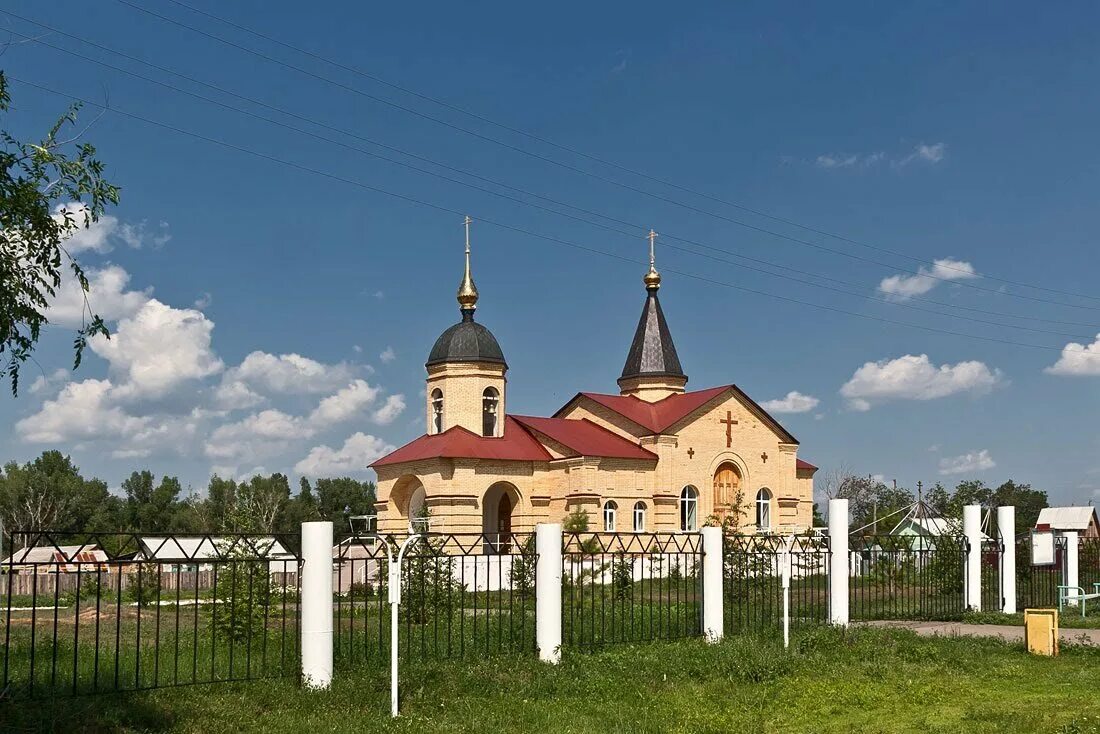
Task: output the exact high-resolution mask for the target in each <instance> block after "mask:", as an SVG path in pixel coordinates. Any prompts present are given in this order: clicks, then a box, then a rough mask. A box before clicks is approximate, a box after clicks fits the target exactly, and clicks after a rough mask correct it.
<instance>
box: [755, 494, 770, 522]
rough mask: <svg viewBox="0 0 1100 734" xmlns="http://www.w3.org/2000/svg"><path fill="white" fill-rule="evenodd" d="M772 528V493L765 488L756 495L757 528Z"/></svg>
mask: <svg viewBox="0 0 1100 734" xmlns="http://www.w3.org/2000/svg"><path fill="white" fill-rule="evenodd" d="M771 526H772V493H771V491H770V490H769V489H768V488H767V487H765V488H764V489H761V490H760V491H759V492H757V493H756V527H757V529H758V530H770V529H771Z"/></svg>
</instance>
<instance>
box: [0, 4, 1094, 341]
mask: <svg viewBox="0 0 1100 734" xmlns="http://www.w3.org/2000/svg"><path fill="white" fill-rule="evenodd" d="M0 12H4V13H6V14H8V15H11V16H13V17H16V18H18V19H20V20H24V21H28V22H31V23H34V24H36V25H39V26H41V27H43V28H46V29H48V30H51V31H53V32H56V33H59V34H61V35H65V36H68V37H70V38H75V39H76V40H78V41H81V42H83V43H87V44H88V45H92V46H95V47H97V48H101V49H103V50H105V51H108V52H110V53H114V54H116V55H119V56H123V57H124V58H127V59H130V60H133V61H137V62H139V63H142V64H144V65H146V66H150V67H152V68H155V69H158V70H160V71H163V72H165V73H168V74H172V75H174V76H179V77H181V78H184V79H187V80H188V81H191V82H193V83H196V84H200V85H203V86H206V87H209V88H211V89H215V90H217V91H219V92H221V93H223V94H227V95H230V96H234V97H237V98H239V99H244V100H246V101H248V102H251V103H253V104H257V105H261V106H263V107H267V108H269V109H273V110H275V111H277V112H280V113H282V114H286V115H289V116H292V117H295V118H297V119H301V120H304V121H305V122H307V123H310V124H315V125H318V126H320V127H325V128H328V129H331V130H334V131H336V132H339V133H341V134H345V135H348V136H350V137H356V138H360V139H363V140H366V141H367V142H369V143H371V144H374V145H379V146H380V147H384V148H389V149H393V150H397V151H398V152H401V153H402V154H405V155H410V156H412V157H415V158H418V159H421V160H426V161H428V162H429V163H432V164H433V165H438V166H441V167H444V168H447V169H449V170H453V171H456V172H458V173H460V174H463V175H469V176H473V177H475V178H479V179H482V180H486V181H489V182H491V183H494V184H496V185H499V186H503V187H506V188H509V189H512V190H515V191H518V192H520V193H523V194H525V195H528V196H533V197H536V198H539V199H543V200H545V201H549V202H551V203H554V204H557V205H559V206H566V207H569V208H573V209H576V210H578V211H582V212H585V213H587V214H590V215H592V216H596V217H601V218H604V219H608V220H609V221H613V222H617V223H619V224H623V225H626V226H630V227H634V228H636V229H639V230H643V231H644V228H643V227H642V225H640V224H636V223H631V222H626V221H623V220H619V219H615V218H614V217H608V216H606V215H603V214H600V213H598V212H593V211H591V210H588V209H582V208H579V207H574V206H573V205H571V204H566V203H563V202H559V201H556V200H554V199H549V198H548V197H543V196H541V195H539V194H534V193H532V192H529V191H525V190H523V189H517V188H516V187H513V186H510V185H508V184H504V183H502V182H499V181H494V180H493V179H487V178H485V177H481V176H477V175H476V174H471V173H469V172H467V171H464V170H462V169H458V168H454V167H451V166H447V165H446V164H442V163H438V162H436V161H432V160H431V159H428V158H424V157H422V156H418V155H416V154H411V153H406V152H405V151H401V150H400V149H395V148H392V147H391V146H386V145H385V144H381V143H377V142H375V141H372V140H370V139H368V138H362V136H359V135H356V134H355V133H353V132H350V131H346V130H341V129H339V128H335V127H332V126H330V125H327V124H325V123H321V122H318V121H316V120H312V119H310V118H307V117H304V116H302V115H298V114H297V113H294V112H291V111H288V110H282V109H281V108H278V107H274V106H272V105H269V104H267V103H265V102H263V101H260V100H255V99H252V98H249V97H244V96H242V95H239V94H236V93H234V92H232V91H229V90H226V89H223V88H221V87H218V86H215V85H211V84H208V83H206V82H204V81H202V80H199V79H196V78H194V77H190V76H187V75H185V74H181V73H179V72H175V71H173V70H171V69H167V68H165V67H162V66H158V65H156V64H153V63H150V62H145V61H143V60H142V59H140V58H138V57H134V56H130V55H128V54H125V53H123V52H120V51H115V50H114V49H110V48H108V47H106V46H102V45H100V44H98V43H95V42H92V41H88V40H86V39H83V38H80V37H78V36H74V35H72V34H69V33H66V32H65V31H61V30H59V29H56V28H52V27H50V26H47V25H45V24H42V23H38V22H37V21H33V20H30V19H27V18H23V17H22V16H18V15H16V14H14V13H10V12H8V11H2V10H0ZM13 33H14V34H15V35H18V36H23V37H25V36H24V34H21V33H18V32H17V31H13ZM41 43H42V45H44V46H46V47H48V48H52V49H54V50H57V51H61V52H63V53H66V54H70V55H72V56H74V57H76V58H79V59H83V60H85V61H89V62H92V63H95V64H99V65H101V66H103V67H105V68H108V69H112V70H114V71H118V72H121V73H124V74H127V75H129V76H132V77H134V78H137V79H141V80H143V81H147V82H150V83H152V84H157V85H159V86H162V87H165V88H167V89H170V90H172V91H175V92H177V93H180V94H184V95H187V96H190V97H193V98H195V99H199V100H202V101H204V102H208V103H210V104H214V105H217V106H219V107H222V108H224V109H228V110H231V111H234V112H238V113H240V114H243V115H247V116H250V117H253V118H256V119H259V120H261V121H264V122H267V123H269V124H273V125H276V126H279V127H282V128H285V129H288V130H291V131H293V132H296V133H299V134H302V135H308V136H310V137H313V138H315V139H317V140H321V141H324V142H327V143H331V144H333V145H338V146H340V147H343V148H346V149H348V150H353V151H356V152H359V153H362V154H364V155H368V156H371V157H375V158H379V159H380V160H383V161H386V162H389V163H392V164H395V165H399V166H403V167H406V168H409V169H411V170H414V171H417V172H419V173H423V174H426V175H430V176H434V177H436V178H440V179H441V180H444V181H448V182H451V183H455V184H458V185H462V186H466V187H469V188H473V189H475V190H477V191H481V192H484V193H487V194H490V195H493V196H497V197H500V198H503V199H506V200H508V201H512V202H515V203H519V204H523V205H525V206H530V207H532V208H535V209H538V210H540V211H545V212H549V213H551V214H556V215H558V216H562V217H567V218H569V219H572V220H575V221H579V222H581V223H584V224H588V225H591V226H596V227H600V228H601V229H605V230H608V231H611V232H615V233H617V234H621V235H625V236H630V237H633V236H636V233H633V232H627V231H624V230H622V229H619V228H616V227H610V226H608V225H605V224H601V223H599V222H591V221H589V220H586V219H583V218H581V217H577V216H574V215H571V214H568V213H565V212H560V211H557V210H555V209H552V208H549V207H545V206H541V205H538V204H533V203H531V202H528V201H524V200H522V199H518V198H516V197H513V196H508V195H506V194H501V193H500V192H496V191H492V190H491V189H486V188H484V187H481V186H477V185H475V184H470V183H469V182H466V181H460V180H457V179H454V178H451V177H449V176H444V175H441V174H438V173H436V172H434V171H428V170H425V169H423V168H420V167H418V166H413V165H410V164H408V163H405V162H403V161H398V160H395V159H392V158H389V157H387V156H383V155H379V154H377V153H373V152H370V151H367V150H364V149H362V148H359V147H356V146H353V145H350V144H348V143H346V142H344V141H341V140H334V139H332V138H328V137H325V136H323V135H318V134H316V133H314V132H311V131H309V130H303V129H301V128H298V127H295V126H293V125H288V124H286V123H283V122H281V121H278V120H273V119H271V118H269V117H265V116H263V115H258V114H256V113H254V112H251V111H249V110H244V109H241V108H239V107H235V106H233V105H229V104H226V103H224V102H221V101H219V100H216V99H211V98H210V97H205V96H203V95H201V94H197V93H195V92H191V91H189V90H186V89H181V88H179V87H176V86H174V85H172V84H168V83H167V82H163V81H160V80H158V79H154V78H151V77H147V76H144V75H142V74H138V73H136V72H133V71H130V70H128V69H123V68H121V67H117V66H114V65H113V64H109V63H106V62H104V61H101V60H98V59H95V58H92V57H90V56H85V55H84V54H80V53H78V52H76V51H72V50H70V49H65V48H63V47H60V46H55V45H53V44H50V43H46V42H41ZM666 237H667V235H666ZM671 239H674V240H677V241H681V242H686V243H688V244H692V245H694V246H696V247H701V248H703V249H706V250H711V251H715V252H721V253H723V254H727V255H730V256H732V257H735V258H738V259H741V260H747V261H750V262H757V263H760V264H763V265H766V266H768V267H774V268H778V269H781V270H789V271H792V272H796V273H800V274H803V275H807V276H810V277H816V278H822V279H824V280H829V281H833V282H837V283H841V284H843V285H849V286H851V287H856V288H859V287H860V286H858V285H855V284H850V283H847V282H846V281H843V280H839V279H836V278H830V277H828V276H821V275H818V274H814V273H808V272H806V271H802V270H798V269H795V268H788V267H787V266H783V265H778V264H776V263H771V262H768V261H766V260H758V259H756V258H750V257H747V256H743V255H739V254H737V253H733V252H730V251H728V250H724V249H722V248H718V247H714V246H711V245H708V244H705V243H702V242H697V241H693V240H687V239H684V238H678V237H671ZM668 247H670V248H672V249H675V250H679V251H681V252H687V253H689V254H693V255H696V256H698V257H705V258H708V259H710V260H715V261H717V262H723V263H726V264H730V265H734V266H737V267H741V268H744V269H746V270H750V271H753V272H758V273H762V274H765V275H769V276H771V277H775V278H783V279H786V280H791V281H793V282H796V283H801V284H803V285H809V286H811V287H815V288H822V289H825V290H829V291H833V292H836V293H840V294H841V295H845V296H851V297H856V298H861V299H865V300H869V301H874V302H881V303H886V304H889V305H893V306H900V307H904V308H910V309H913V310H916V311H921V312H925V313H930V314H933V315H936V316H945V317H948V318H958V319H963V320H966V321H973V322H975V323H980V324H986V325H991V326H996V327H1000V328H1008V329H1017V330H1022V331H1029V332H1033V333H1039V334H1049V335H1054V336H1063V337H1070V338H1075V339H1083V340H1087V339H1091V338H1092V335H1091V334H1089V335H1084V334H1076V333H1070V332H1063V331H1052V330H1049V329H1037V328H1033V327H1029V326H1023V325H1019V324H1004V323H1000V322H997V321H989V320H987V319H979V318H974V317H970V316H963V315H960V314H951V313H943V312H941V311H937V310H934V309H929V308H922V307H920V306H917V305H913V304H910V303H898V302H895V301H891V300H889V299H887V298H881V297H876V296H871V295H868V294H866V293H853V292H850V291H846V290H843V289H841V288H836V287H832V286H827V285H823V284H821V283H816V282H812V281H806V280H803V279H801V278H795V277H792V276H789V275H783V274H781V273H774V272H771V271H770V270H765V269H763V268H758V267H753V266H750V265H744V264H739V263H735V262H732V261H730V260H727V259H725V258H720V257H715V256H713V255H709V254H707V253H705V252H699V251H697V250H693V249H691V248H685V247H678V246H676V245H668ZM928 301H929V302H931V303H934V304H938V305H943V306H945V307H948V308H951V307H954V305H953V304H944V303H941V302H939V301H932V300H931V299H928ZM963 308H966V307H963ZM967 310H974V311H979V312H981V309H967ZM989 313H991V314H992V315H997V316H1002V317H1006V318H1018V317H1017V316H1016V315H1014V314H1002V313H998V312H989ZM1025 318H1026V317H1025ZM1079 325H1083V326H1093V325H1091V324H1079Z"/></svg>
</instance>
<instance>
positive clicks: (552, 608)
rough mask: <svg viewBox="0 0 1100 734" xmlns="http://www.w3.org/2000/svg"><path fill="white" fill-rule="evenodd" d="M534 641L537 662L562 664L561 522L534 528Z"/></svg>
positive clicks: (543, 524)
mask: <svg viewBox="0 0 1100 734" xmlns="http://www.w3.org/2000/svg"><path fill="white" fill-rule="evenodd" d="M535 552H536V553H537V554H538V560H537V561H536V566H535V640H536V642H537V643H538V648H539V660H542V661H543V662H545V663H551V664H557V663H560V662H561V570H562V534H561V523H539V524H538V525H537V526H536V527H535Z"/></svg>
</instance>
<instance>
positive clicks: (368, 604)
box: [333, 533, 536, 662]
mask: <svg viewBox="0 0 1100 734" xmlns="http://www.w3.org/2000/svg"><path fill="white" fill-rule="evenodd" d="M407 537H408V536H405V535H354V536H348V537H345V538H343V539H341V540H339V541H338V542H337V543H336V545H335V546H334V548H333V592H334V595H335V599H334V607H335V609H334V613H335V619H334V622H333V633H334V639H333V645H334V652H335V655H336V657H337V660H339V661H342V662H349V661H355V660H361V659H364V658H377V657H380V656H384V655H387V654H388V653H389V649H390V634H391V627H390V625H391V621H390V605H389V602H388V600H387V598H388V584H389V568H390V561H389V559H390V557H391V555H395V554H396V552H397V549H398V548H399V547H400V546H401V545H402V544H403V543H404V541H405V540H406V538H407ZM535 568H536V562H535V551H534V536H533V535H516V534H509V535H505V536H502V535H500V534H498V533H493V534H480V533H450V534H441V533H426V534H424V535H421V536H419V537H418V538H417V539H415V540H413V541H412V544H411V545H410V546H409V547H408V549H407V550H406V551H405V554H404V561H403V563H402V567H401V605H400V607H399V616H398V641H399V642H398V645H399V646H400V653H401V655H402V656H403V657H404V658H405V659H425V658H453V657H468V656H485V655H491V654H497V653H502V652H519V653H533V652H534V649H535Z"/></svg>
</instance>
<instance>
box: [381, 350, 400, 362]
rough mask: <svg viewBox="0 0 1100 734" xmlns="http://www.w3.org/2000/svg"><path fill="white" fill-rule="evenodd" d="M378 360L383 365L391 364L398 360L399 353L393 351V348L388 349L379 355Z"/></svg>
mask: <svg viewBox="0 0 1100 734" xmlns="http://www.w3.org/2000/svg"><path fill="white" fill-rule="evenodd" d="M378 359H380V360H382V364H389V363H390V362H392V361H394V360H395V359H397V353H396V352H394V351H393V347H386V348H385V350H383V352H382V353H381V354H379V355H378Z"/></svg>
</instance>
